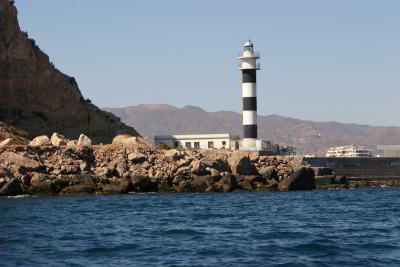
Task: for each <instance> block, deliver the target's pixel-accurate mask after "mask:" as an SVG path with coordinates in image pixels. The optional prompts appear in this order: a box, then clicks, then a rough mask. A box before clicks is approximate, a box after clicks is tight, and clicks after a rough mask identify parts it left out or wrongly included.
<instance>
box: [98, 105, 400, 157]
mask: <svg viewBox="0 0 400 267" xmlns="http://www.w3.org/2000/svg"><path fill="white" fill-rule="evenodd" d="M104 110H105V111H108V112H111V113H113V114H114V115H116V116H118V117H120V118H121V120H122V122H124V123H126V124H127V125H129V126H132V127H133V126H134V127H135V129H136V130H137V131H138V132H139V133H140V134H141V135H143V136H144V137H147V138H148V139H149V140H151V141H153V137H154V135H159V134H193V133H198V134H200V133H233V134H239V135H242V116H241V114H240V113H237V112H232V111H218V112H207V111H205V110H203V109H201V108H199V107H195V106H186V107H183V108H177V107H174V106H170V105H163V104H156V105H138V106H131V107H125V108H104ZM258 129H259V130H258V134H259V138H260V139H265V140H270V141H271V142H272V143H277V144H281V145H293V146H295V147H296V148H297V151H298V153H302V154H307V153H311V154H320V155H322V154H325V152H326V150H327V149H328V148H329V147H332V146H340V145H350V144H354V145H365V146H367V147H369V148H371V149H376V145H381V144H382V145H392V144H400V127H380V126H369V125H359V124H347V123H338V122H313V121H304V120H298V119H293V118H286V117H282V116H278V115H268V116H259V117H258Z"/></svg>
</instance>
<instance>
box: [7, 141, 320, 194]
mask: <svg viewBox="0 0 400 267" xmlns="http://www.w3.org/2000/svg"><path fill="white" fill-rule="evenodd" d="M38 140H39V139H36V140H35V142H36V141H38ZM79 143H80V142H78V144H79ZM88 144H89V143H88ZM88 144H87V145H85V146H83V147H79V145H78V146H72V148H71V147H70V148H68V146H55V145H46V146H40V145H38V146H5V147H3V148H0V195H19V194H30V195H42V194H45V195H74V194H121V193H135V192H138V193H139V192H162V193H169V192H171V193H172V192H231V191H236V190H246V191H252V190H272V191H287V190H306V189H314V188H315V184H314V171H313V169H311V168H308V167H307V166H306V164H305V163H304V162H303V161H302V160H301V158H296V157H278V156H273V157H272V156H271V157H268V156H258V155H256V154H252V153H247V152H242V151H229V150H161V149H156V148H154V147H152V146H149V145H147V144H139V143H134V144H110V145H102V146H91V145H88Z"/></svg>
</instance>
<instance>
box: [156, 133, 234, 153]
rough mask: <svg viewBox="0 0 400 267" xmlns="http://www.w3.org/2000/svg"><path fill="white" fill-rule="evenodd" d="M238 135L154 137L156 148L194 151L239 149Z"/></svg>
mask: <svg viewBox="0 0 400 267" xmlns="http://www.w3.org/2000/svg"><path fill="white" fill-rule="evenodd" d="M239 139H240V137H239V136H238V135H233V134H229V133H224V134H183V135H157V136H155V137H154V143H155V145H156V146H158V145H161V144H165V145H168V146H169V147H171V148H187V149H191V148H195V149H213V148H216V149H224V148H225V149H239Z"/></svg>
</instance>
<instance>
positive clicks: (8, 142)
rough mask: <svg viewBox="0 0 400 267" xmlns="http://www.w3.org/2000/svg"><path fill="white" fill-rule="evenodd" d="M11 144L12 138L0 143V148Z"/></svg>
mask: <svg viewBox="0 0 400 267" xmlns="http://www.w3.org/2000/svg"><path fill="white" fill-rule="evenodd" d="M11 143H12V138H7V139H6V140H3V141H2V142H0V148H2V147H5V146H8V145H11Z"/></svg>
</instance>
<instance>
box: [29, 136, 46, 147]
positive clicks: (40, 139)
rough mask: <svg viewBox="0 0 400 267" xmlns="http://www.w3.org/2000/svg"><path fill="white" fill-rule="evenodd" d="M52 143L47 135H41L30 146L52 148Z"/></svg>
mask: <svg viewBox="0 0 400 267" xmlns="http://www.w3.org/2000/svg"><path fill="white" fill-rule="evenodd" d="M50 145H51V141H50V139H49V137H47V135H41V136H38V137H35V138H34V139H33V140H32V141H31V142H30V143H29V146H50Z"/></svg>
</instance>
